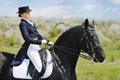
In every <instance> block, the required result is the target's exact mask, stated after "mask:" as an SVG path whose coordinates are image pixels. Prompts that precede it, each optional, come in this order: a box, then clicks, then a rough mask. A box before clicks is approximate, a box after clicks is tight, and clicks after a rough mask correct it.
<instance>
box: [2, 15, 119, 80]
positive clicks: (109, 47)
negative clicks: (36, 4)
mask: <svg viewBox="0 0 120 80" xmlns="http://www.w3.org/2000/svg"><path fill="white" fill-rule="evenodd" d="M31 20H32V21H33V22H35V23H36V25H37V27H38V30H39V33H40V34H42V35H43V36H45V38H46V39H49V40H51V41H53V42H55V41H56V39H57V38H58V37H59V35H61V34H62V33H63V32H64V31H66V30H67V29H69V28H71V27H73V26H76V25H80V24H82V23H83V21H84V18H76V17H70V18H46V17H33V18H32V19H31ZM92 20H95V28H96V32H97V34H98V35H99V38H100V41H101V43H102V45H103V47H104V50H105V54H106V60H105V62H104V63H94V62H92V61H87V60H85V59H82V58H79V61H78V65H77V68H76V71H77V76H78V80H120V69H119V68H120V19H104V18H101V19H90V22H91V23H92ZM19 22H20V19H18V18H17V17H7V16H1V17H0V51H5V52H10V53H12V54H16V53H17V52H18V50H19V49H20V47H21V45H22V43H23V42H24V41H23V39H22V36H21V33H20V31H19V27H18V26H19Z"/></svg>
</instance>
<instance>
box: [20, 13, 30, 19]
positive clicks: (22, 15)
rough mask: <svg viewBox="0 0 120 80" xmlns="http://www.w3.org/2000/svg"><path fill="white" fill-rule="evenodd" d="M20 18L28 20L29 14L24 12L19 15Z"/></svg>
mask: <svg viewBox="0 0 120 80" xmlns="http://www.w3.org/2000/svg"><path fill="white" fill-rule="evenodd" d="M21 17H22V18H25V19H29V18H30V12H24V13H22V14H21Z"/></svg>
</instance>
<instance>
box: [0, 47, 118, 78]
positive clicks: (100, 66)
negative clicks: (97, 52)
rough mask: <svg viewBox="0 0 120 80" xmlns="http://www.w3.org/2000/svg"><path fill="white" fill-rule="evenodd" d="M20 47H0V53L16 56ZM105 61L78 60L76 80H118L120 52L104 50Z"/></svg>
mask: <svg viewBox="0 0 120 80" xmlns="http://www.w3.org/2000/svg"><path fill="white" fill-rule="evenodd" d="M19 49H20V47H16V46H14V47H3V46H2V47H0V51H5V52H9V53H13V54H16V53H17V52H18V50H19ZM105 54H106V59H105V61H104V62H103V63H95V62H93V61H88V60H85V59H83V58H79V61H78V64H77V67H76V71H77V78H78V80H120V50H108V49H105Z"/></svg>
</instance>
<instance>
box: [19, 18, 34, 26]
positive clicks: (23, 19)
mask: <svg viewBox="0 0 120 80" xmlns="http://www.w3.org/2000/svg"><path fill="white" fill-rule="evenodd" d="M21 21H25V22H26V23H27V24H29V25H31V26H33V27H35V24H34V23H33V25H32V24H30V23H29V22H28V21H27V20H25V19H21Z"/></svg>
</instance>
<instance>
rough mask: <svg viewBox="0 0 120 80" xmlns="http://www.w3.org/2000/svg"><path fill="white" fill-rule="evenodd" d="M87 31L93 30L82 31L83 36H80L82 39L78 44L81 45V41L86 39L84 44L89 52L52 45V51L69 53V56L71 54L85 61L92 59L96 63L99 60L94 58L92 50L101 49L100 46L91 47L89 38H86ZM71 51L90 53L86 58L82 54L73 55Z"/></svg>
mask: <svg viewBox="0 0 120 80" xmlns="http://www.w3.org/2000/svg"><path fill="white" fill-rule="evenodd" d="M88 31H95V30H94V29H93V30H85V29H84V32H83V35H82V38H81V40H80V44H82V42H83V40H84V39H86V42H87V44H88V45H89V48H90V50H89V51H87V52H86V51H84V50H77V49H71V48H68V47H63V46H59V45H53V47H52V48H53V49H54V48H57V49H59V50H62V51H64V52H67V53H69V54H72V55H74V56H80V57H82V58H84V59H87V60H92V59H96V60H97V62H99V60H98V59H97V58H96V56H95V51H94V49H96V48H98V47H102V46H101V45H97V46H93V45H92V43H91V41H90V40H89V38H88V36H87V32H88ZM71 51H74V52H80V51H81V52H83V53H88V54H89V53H92V54H91V55H90V56H86V55H84V54H74V52H71Z"/></svg>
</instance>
